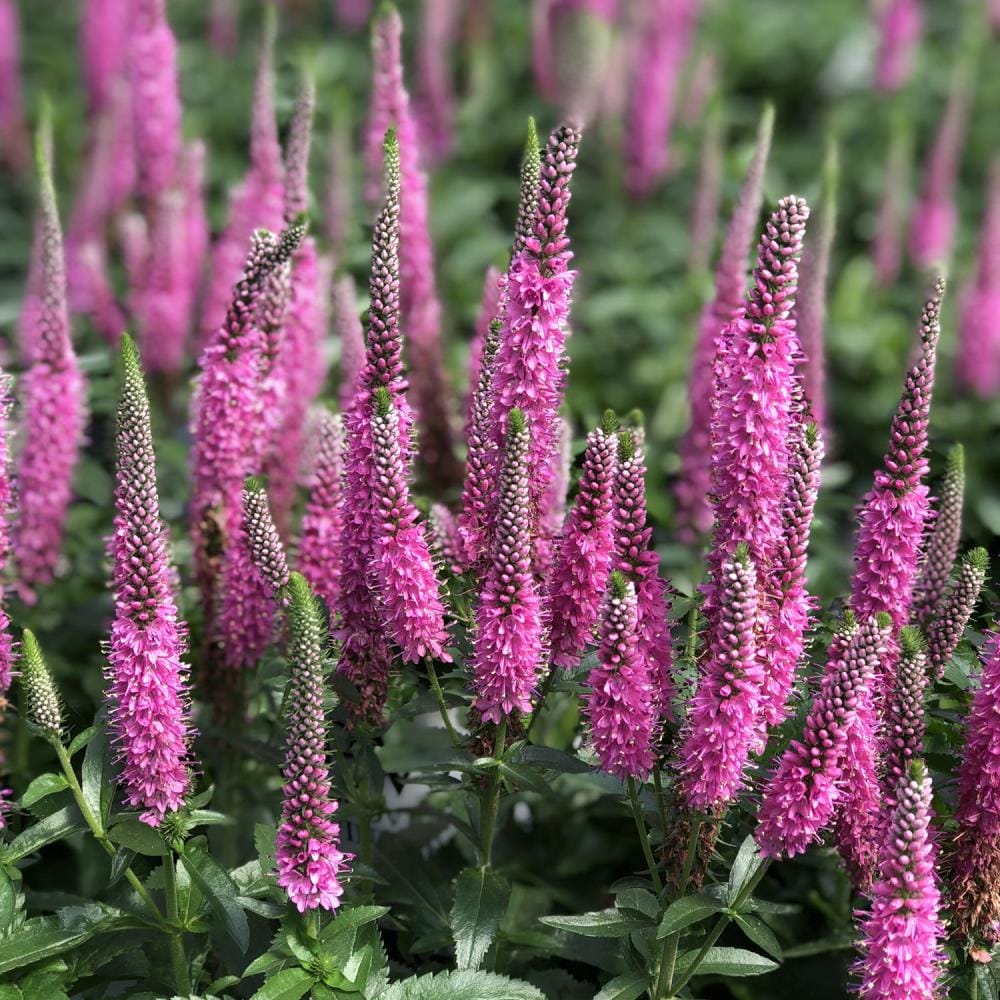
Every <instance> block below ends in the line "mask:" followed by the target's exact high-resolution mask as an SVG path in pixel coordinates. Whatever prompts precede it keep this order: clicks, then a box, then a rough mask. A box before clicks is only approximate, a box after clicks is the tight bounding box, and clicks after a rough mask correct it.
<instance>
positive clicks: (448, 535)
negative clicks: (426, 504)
mask: <svg viewBox="0 0 1000 1000" xmlns="http://www.w3.org/2000/svg"><path fill="white" fill-rule="evenodd" d="M427 523H428V529H429V532H428V533H429V535H430V545H431V550H432V552H433V553H434V556H435V557H436V558H438V559H441V560H442V561H443V562H444V564H445V566H447V567H448V572H449V573H453V574H454V575H455V576H458V575H459V574H461V573H464V572H465V545H464V542H463V540H462V534H461V532H460V531H459V527H458V520H457V519H456V517H455V515H454V514H452V512H451V511H450V510H448V508H447V507H445V505H444V504H443V503H435V504H431V509H430V514H429V516H428V518H427Z"/></svg>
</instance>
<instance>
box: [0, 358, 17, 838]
mask: <svg viewBox="0 0 1000 1000" xmlns="http://www.w3.org/2000/svg"><path fill="white" fill-rule="evenodd" d="M10 388H11V378H10V376H9V375H7V374H6V373H4V372H2V371H0V570H3V569H6V567H7V565H8V563H9V562H10V556H11V538H10V518H11V515H12V514H13V513H14V504H15V501H14V483H13V480H12V478H11V461H10V440H11V430H12V429H11V423H10V411H11V406H12V403H13V400H12V398H11V392H10ZM13 663H14V652H13V640H12V637H11V634H10V617H9V616H8V614H7V612H6V610H5V609H4V607H3V604H2V603H0V702H2V701H3V700H4V699H5V698H6V695H7V691H8V690H9V688H10V682H11V670H12V667H13ZM2 821H3V810H2V807H0V822H2Z"/></svg>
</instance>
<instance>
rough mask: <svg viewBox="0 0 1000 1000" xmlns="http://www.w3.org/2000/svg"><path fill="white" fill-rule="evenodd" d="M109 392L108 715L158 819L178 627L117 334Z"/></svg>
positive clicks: (167, 764)
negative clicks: (114, 395)
mask: <svg viewBox="0 0 1000 1000" xmlns="http://www.w3.org/2000/svg"><path fill="white" fill-rule="evenodd" d="M121 361H122V369H121V370H122V375H121V388H120V394H119V401H118V433H117V467H116V472H117V475H116V485H115V524H114V534H113V535H112V538H111V546H110V548H111V555H112V559H113V563H114V574H113V575H114V592H115V620H114V623H113V624H112V626H111V642H110V646H109V650H108V672H107V679H108V697H109V699H110V701H111V705H112V710H111V723H112V727H113V729H114V732H115V735H116V737H117V741H118V744H119V753H120V760H121V766H122V781H123V783H124V785H125V801H126V802H127V803H128V805H129V806H131V807H133V808H139V809H142V810H143V813H142V815H141V817H140V818H141V819H142V821H143V822H144V823H148V824H149V825H150V826H159V825H160V824H161V823H162V822H163V818H164V816H165V815H166V814H167V813H168V812H174V811H176V810H177V809H180V808H181V806H182V805H183V804H184V798H185V796H186V795H187V793H188V791H189V789H190V785H191V773H190V772H191V763H192V762H191V749H190V746H191V739H192V731H191V722H190V705H189V702H188V692H187V673H188V671H187V667H186V666H185V665H184V664H183V663H182V662H181V656H182V655H183V653H184V647H185V643H186V638H187V629H186V627H185V625H184V623H183V622H182V621H180V620H179V619H178V613H177V604H176V599H175V597H174V592H173V591H174V587H173V584H174V570H173V568H172V567H171V565H170V561H169V555H168V536H167V531H166V526H165V525H164V524H163V522H162V521H161V520H160V508H159V501H158V498H157V487H156V459H155V456H154V454H153V435H152V431H151V430H150V423H149V402H148V400H147V398H146V387H145V385H144V383H143V378H142V369H141V367H140V363H139V354H138V352H137V351H136V349H135V345H134V344H133V343H132V340H131V339H130V338H129V337H128V335H125V336H123V337H122V343H121Z"/></svg>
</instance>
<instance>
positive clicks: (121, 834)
mask: <svg viewBox="0 0 1000 1000" xmlns="http://www.w3.org/2000/svg"><path fill="white" fill-rule="evenodd" d="M108 839H109V840H111V841H113V842H114V843H116V844H121V846H122V847H127V848H128V849H129V850H130V851H135V853H136V854H145V855H146V857H148V858H158V857H161V856H162V855H163V852H164V851H165V850H166V845H165V844H164V843H163V837H161V836H160V834H159V833H158V832H157V831H156V830H154V829H153V828H152V827H151V826H147V825H146V824H145V823H143V822H142V820H138V819H134V818H129V819H126V820H122V822H121V823H116V824H115V825H114V826H113V827H111V829H110V830H108Z"/></svg>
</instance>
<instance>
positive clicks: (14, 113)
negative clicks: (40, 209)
mask: <svg viewBox="0 0 1000 1000" xmlns="http://www.w3.org/2000/svg"><path fill="white" fill-rule="evenodd" d="M28 149H29V142H28V130H27V127H26V126H25V124H24V108H23V105H22V96H21V19H20V17H19V16H18V12H17V0H0V162H5V163H8V164H9V165H10V166H11V167H13V168H14V169H17V170H20V169H22V168H23V167H25V166H26V165H27V163H28V160H29V153H28Z"/></svg>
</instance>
